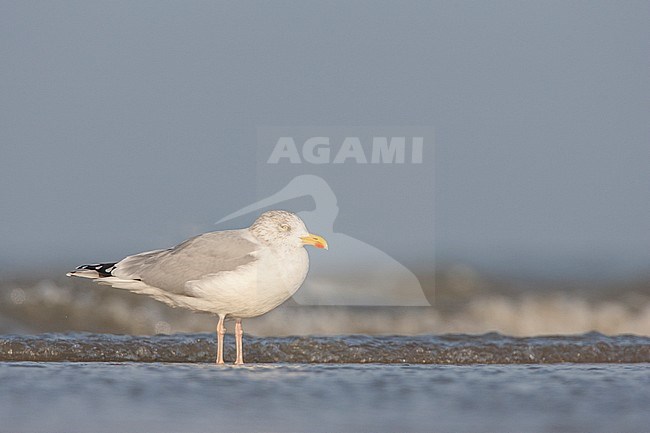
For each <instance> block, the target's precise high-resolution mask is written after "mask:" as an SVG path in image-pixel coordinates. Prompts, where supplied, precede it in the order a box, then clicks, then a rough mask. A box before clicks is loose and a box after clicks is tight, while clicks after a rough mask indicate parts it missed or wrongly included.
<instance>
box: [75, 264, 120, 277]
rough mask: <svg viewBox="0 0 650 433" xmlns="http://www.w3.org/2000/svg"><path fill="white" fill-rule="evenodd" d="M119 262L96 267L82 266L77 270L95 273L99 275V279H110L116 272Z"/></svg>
mask: <svg viewBox="0 0 650 433" xmlns="http://www.w3.org/2000/svg"><path fill="white" fill-rule="evenodd" d="M116 264H117V262H113V263H97V264H94V265H81V266H77V270H89V271H95V272H97V273H98V274H99V277H100V278H102V277H110V276H111V275H113V274H112V272H113V271H114V270H115V265H116Z"/></svg>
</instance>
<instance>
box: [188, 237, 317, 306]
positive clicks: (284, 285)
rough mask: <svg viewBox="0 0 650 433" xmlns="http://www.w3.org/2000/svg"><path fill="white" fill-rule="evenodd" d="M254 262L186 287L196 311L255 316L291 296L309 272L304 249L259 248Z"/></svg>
mask: <svg viewBox="0 0 650 433" xmlns="http://www.w3.org/2000/svg"><path fill="white" fill-rule="evenodd" d="M254 255H255V258H256V260H254V261H253V262H251V263H248V264H246V265H243V266H240V267H238V268H236V269H234V270H232V271H226V272H219V273H216V274H209V275H206V276H205V277H204V278H201V279H199V280H192V281H188V282H187V283H186V284H185V287H186V290H187V293H188V295H190V296H192V297H195V298H197V304H198V305H195V306H194V308H195V309H200V310H203V311H208V312H212V313H216V314H228V315H231V316H234V317H240V318H247V317H256V316H260V315H262V314H264V313H267V312H269V311H271V310H272V309H274V308H275V307H277V306H279V305H280V304H282V303H283V302H284V301H286V300H287V299H289V298H290V297H291V296H293V294H294V293H296V291H297V290H298V289H299V288H300V286H301V285H302V283H303V281H304V280H305V277H306V276H307V271H308V269H309V256H308V255H307V251H305V249H304V248H303V247H299V248H291V249H288V250H279V251H278V250H276V249H274V248H269V247H264V248H260V249H259V250H258V251H256V252H255V253H254Z"/></svg>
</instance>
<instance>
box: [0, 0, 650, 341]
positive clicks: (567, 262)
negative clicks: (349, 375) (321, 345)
mask: <svg viewBox="0 0 650 433" xmlns="http://www.w3.org/2000/svg"><path fill="white" fill-rule="evenodd" d="M649 16H650V4H649V3H648V2H644V1H638V2H635V1H625V2H578V1H576V2H561V1H549V2H543V3H539V2H514V1H513V2H499V1H497V2H490V3H484V2H400V3H399V4H398V3H389V2H364V1H360V2H354V3H353V4H349V3H347V2H328V3H327V4H315V3H310V4H304V3H301V2H274V3H272V4H271V3H264V2H237V3H231V4H229V3H222V2H218V3H217V2H183V3H180V2H158V1H156V2H154V1H140V2H137V3H133V2H120V1H117V2H91V3H88V2H76V1H61V2H13V1H0V23H1V25H0V28H1V29H2V30H1V32H2V37H1V38H0V55H1V58H2V62H0V95H1V98H0V245H1V246H0V332H4V333H40V332H64V331H89V332H114V333H135V334H152V333H170V332H199V331H200V332H204V331H211V330H212V329H213V328H214V326H215V324H216V323H215V320H214V318H212V317H210V316H207V315H200V314H192V313H189V312H186V311H179V310H173V309H170V308H168V307H166V306H164V305H160V304H158V303H157V302H155V301H150V300H148V299H145V298H142V297H139V296H136V295H131V294H128V293H123V292H121V291H117V290H115V289H110V288H104V287H96V286H94V285H92V284H90V283H89V282H86V281H73V280H71V279H66V278H65V277H64V274H65V272H66V271H68V270H69V269H71V268H73V267H75V266H76V265H78V264H81V263H89V262H90V263H93V262H97V261H102V260H117V259H120V258H122V257H123V256H125V255H128V254H133V253H137V252H140V251H146V250H151V249H157V248H163V247H167V246H171V245H174V244H177V243H179V242H180V241H182V240H184V239H186V238H187V237H189V236H192V235H195V234H198V233H201V232H205V231H211V230H215V229H217V228H223V227H216V226H215V224H214V223H215V221H217V220H219V219H220V218H222V217H224V216H226V215H227V214H229V213H231V212H234V211H236V210H237V209H240V208H242V207H244V206H246V205H248V204H250V203H253V202H255V201H256V200H258V199H259V198H260V196H264V194H261V193H262V192H261V191H259V187H260V184H261V183H263V182H264V179H259V178H258V174H259V167H258V165H257V164H258V163H259V160H260V159H259V158H260V157H259V154H258V152H259V143H258V132H259V128H260V127H263V126H268V125H271V126H273V125H276V126H286V125H291V126H312V125H317V126H318V125H320V126H330V125H337V126H346V127H352V128H354V127H363V126H365V125H424V126H429V127H432V128H433V129H434V130H435V158H434V159H432V160H431V161H432V164H433V166H432V167H431V170H432V179H433V180H434V183H433V184H434V185H435V187H434V188H432V189H431V190H427V189H426V188H425V189H423V190H422V189H419V190H418V192H420V193H421V194H420V197H419V200H420V201H421V202H422V203H426V204H430V207H429V208H427V209H430V210H431V212H432V213H431V216H432V218H431V220H429V219H427V220H426V221H421V222H420V224H421V225H422V226H421V227H419V226H414V227H413V228H414V229H420V230H424V231H426V232H427V233H431V234H433V236H432V237H431V242H427V243H426V244H424V245H414V246H413V248H412V249H410V251H409V254H404V255H403V257H399V259H400V261H401V262H402V263H403V264H404V265H405V266H407V267H409V269H410V270H411V271H412V272H413V273H414V274H415V275H416V276H417V277H418V279H419V281H420V283H421V285H422V288H423V290H424V294H425V295H426V298H427V300H428V301H429V302H430V303H431V304H432V306H433V307H432V308H431V307H408V308H407V307H373V308H364V307H355V306H345V307H335V306H322V305H321V306H319V305H311V306H298V305H297V303H296V302H291V301H290V302H288V303H287V305H285V306H283V307H282V308H281V309H279V310H276V311H274V312H272V313H270V314H268V315H266V316H264V317H261V318H259V319H255V320H251V321H248V322H247V324H246V330H247V331H248V332H252V333H255V334H258V335H288V334H307V333H316V334H332V333H352V332H355V333H356V332H358V333H375V334H387V333H388V334H391V333H405V334H419V333H443V332H469V333H481V332H488V331H498V332H503V333H506V334H512V335H535V334H555V333H579V332H587V331H591V330H596V331H600V332H603V333H609V334H616V333H636V334H645V335H647V334H650V218H648V215H649V214H650V195H649V191H650V129H649V128H648V125H649V124H650V122H649V121H650V74H648V71H649V70H650V57H649V56H648V52H649V50H650V26H649V25H648V17H649ZM280 169H281V168H280ZM290 179H291V178H287V179H285V180H284V183H286V182H287V181H289V180H290ZM339 181H340V182H341V184H342V185H345V184H348V185H349V186H350V188H353V186H354V185H355V184H357V183H358V182H357V181H358V180H357V179H356V178H354V177H350V178H346V177H345V176H343V177H340V178H339ZM284 183H280V182H279V183H278V184H277V185H274V186H273V188H272V191H275V190H276V189H277V188H276V187H281V186H283V185H284ZM410 192H411V191H408V192H406V193H410ZM265 193H266V192H265ZM303 206H307V207H308V206H309V203H306V204H305V203H303V202H289V203H287V206H282V207H286V208H290V209H292V210H296V211H298V210H303V209H302V207H303ZM364 209H366V210H364ZM341 210H342V213H341V218H342V220H341V221H340V226H338V228H337V226H335V227H334V228H335V230H338V231H341V232H344V233H347V234H350V235H355V233H356V232H358V233H359V236H358V237H359V238H363V235H362V232H363V230H364V229H363V228H362V227H361V226H360V223H359V221H356V222H352V221H346V220H345V212H344V211H345V206H344V203H343V204H341ZM385 211H386V212H387V213H390V212H392V211H391V209H390V206H388V205H387V206H386V209H385ZM364 212H365V213H364ZM374 212H376V209H371V207H368V208H365V207H364V206H362V205H358V206H357V210H356V213H355V215H357V216H361V217H365V218H366V219H367V220H368V221H372V220H373V219H374V218H375V216H374V215H375V214H374ZM251 218H252V217H250V216H249V217H243V219H241V220H238V221H237V222H238V223H240V224H239V226H242V225H245V224H249V223H250V222H251V221H252V219H251ZM355 224H357V225H358V229H357V230H355ZM410 224H411V223H409V226H410ZM235 226H237V225H236V224H235V225H233V226H232V227H235ZM314 231H317V230H316V229H314ZM382 239H384V241H385V242H386V245H375V246H377V247H381V248H383V249H384V250H389V249H391V248H392V247H393V245H392V244H395V245H394V247H395V248H396V251H399V245H398V244H400V239H399V238H398V237H391V236H384V237H383V238H382ZM402 240H403V238H402ZM371 243H372V242H371ZM430 243H434V244H435V245H434V246H433V247H432V245H430ZM409 245H411V244H409ZM433 249H435V256H433V255H432V254H431V251H432V250H433ZM312 260H314V257H313V255H312ZM354 270H355V268H354V266H353V265H352V266H351V265H350V263H349V262H342V263H338V264H337V271H336V272H343V271H346V272H354Z"/></svg>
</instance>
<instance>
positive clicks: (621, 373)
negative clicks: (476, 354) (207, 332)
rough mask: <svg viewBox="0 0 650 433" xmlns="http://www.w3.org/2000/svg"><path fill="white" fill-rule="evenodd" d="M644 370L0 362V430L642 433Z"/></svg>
mask: <svg viewBox="0 0 650 433" xmlns="http://www.w3.org/2000/svg"><path fill="white" fill-rule="evenodd" d="M649 405H650V364H645V363H642V364H597V365H595V364H579V365H576V364H571V365H569V364H554V365H471V366H452V365H398V364H392V365H389V364H328V365H325V364H286V363H279V364H265V365H250V366H244V367H234V366H230V365H227V366H221V367H218V366H215V365H211V364H163V363H148V364H145V363H70V362H64V363H34V362H5V363H0V420H1V426H0V430H1V431H11V432H58V431H60V432H64V431H65V432H70V433H74V432H88V431H93V432H115V431H120V432H131V431H133V432H135V431H156V432H163V433H164V432H178V431H183V432H206V431H244V432H246V431H265V432H276V431H277V432H280V431H283V432H284V431H310V432H331V431H372V432H397V431H409V432H419V431H422V432H431V431H436V432H452V431H453V432H476V433H480V432H495V431H503V432H505V431H513V432H514V431H516V432H522V433H523V432H560V431H561V432H585V431H589V432H613V431H616V432H621V433H623V432H644V431H647V428H648V425H650V411H648V407H649Z"/></svg>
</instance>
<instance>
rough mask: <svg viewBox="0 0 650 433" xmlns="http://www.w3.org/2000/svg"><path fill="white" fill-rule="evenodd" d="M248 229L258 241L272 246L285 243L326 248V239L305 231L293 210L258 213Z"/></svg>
mask: <svg viewBox="0 0 650 433" xmlns="http://www.w3.org/2000/svg"><path fill="white" fill-rule="evenodd" d="M250 231H251V232H252V233H253V234H254V235H255V237H256V238H257V239H259V240H260V241H262V242H264V243H266V244H268V245H273V246H278V245H285V246H287V247H295V248H299V247H302V246H304V245H313V246H315V247H316V248H325V249H327V241H325V239H323V238H322V237H320V236H318V235H314V234H311V233H309V232H308V231H307V227H305V223H304V222H302V220H301V219H300V217H299V216H298V215H296V214H295V213H293V212H287V211H285V210H270V211H267V212H264V213H263V214H262V215H260V216H259V217H258V218H257V219H256V220H255V222H254V223H253V225H252V226H251V227H250Z"/></svg>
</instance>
